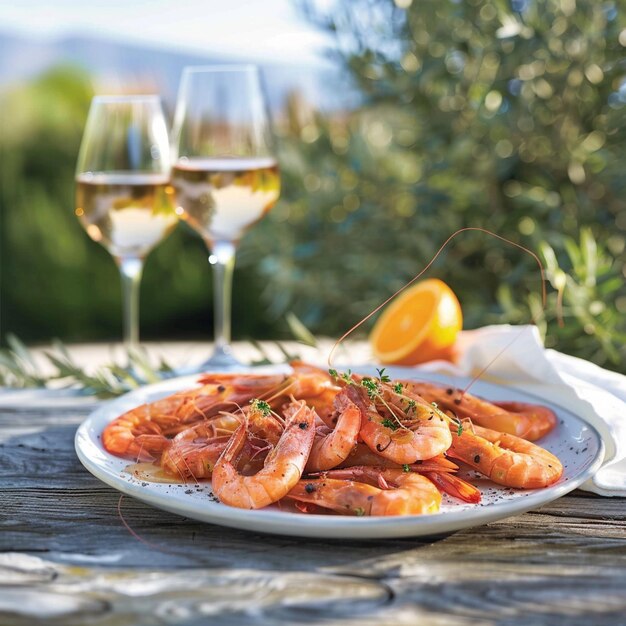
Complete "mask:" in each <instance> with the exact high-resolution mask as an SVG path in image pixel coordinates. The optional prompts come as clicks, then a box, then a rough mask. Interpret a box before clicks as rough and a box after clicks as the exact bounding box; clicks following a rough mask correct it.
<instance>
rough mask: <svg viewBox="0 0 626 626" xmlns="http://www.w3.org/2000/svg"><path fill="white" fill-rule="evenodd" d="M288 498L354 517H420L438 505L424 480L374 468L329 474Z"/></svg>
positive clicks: (305, 483) (438, 496)
mask: <svg viewBox="0 0 626 626" xmlns="http://www.w3.org/2000/svg"><path fill="white" fill-rule="evenodd" d="M329 476H336V477H338V478H335V477H333V478H329ZM376 485H377V486H376ZM287 497H288V498H290V499H292V500H297V501H300V502H308V503H311V504H316V505H317V506H321V507H323V508H326V509H332V510H333V511H336V512H337V513H341V514H343V515H357V516H362V515H423V514H426V513H436V512H437V511H438V510H439V506H440V504H441V494H440V493H439V491H438V489H437V488H436V487H435V485H433V483H432V482H430V481H429V480H428V479H427V478H425V477H424V476H421V475H420V474H415V473H413V472H404V471H403V470H395V469H380V468H375V467H353V468H350V469H343V470H332V471H331V472H328V473H327V474H326V475H325V476H323V477H322V478H316V479H314V480H308V479H304V480H300V481H299V482H298V484H297V485H296V486H295V487H294V488H293V489H292V490H291V491H290V492H289V494H288V496H287Z"/></svg>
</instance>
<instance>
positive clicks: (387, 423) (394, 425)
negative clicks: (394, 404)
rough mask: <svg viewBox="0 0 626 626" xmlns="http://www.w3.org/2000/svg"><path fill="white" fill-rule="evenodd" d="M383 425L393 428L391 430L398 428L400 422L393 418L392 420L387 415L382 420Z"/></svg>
mask: <svg viewBox="0 0 626 626" xmlns="http://www.w3.org/2000/svg"><path fill="white" fill-rule="evenodd" d="M381 425H382V426H386V427H387V428H391V430H398V424H397V423H396V422H394V421H393V420H390V419H389V418H388V417H386V418H385V419H384V420H383V421H382V422H381Z"/></svg>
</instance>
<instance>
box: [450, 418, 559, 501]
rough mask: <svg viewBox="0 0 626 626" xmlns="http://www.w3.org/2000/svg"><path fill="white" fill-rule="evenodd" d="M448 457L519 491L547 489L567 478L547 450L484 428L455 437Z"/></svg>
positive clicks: (555, 459)
mask: <svg viewBox="0 0 626 626" xmlns="http://www.w3.org/2000/svg"><path fill="white" fill-rule="evenodd" d="M448 455H450V456H451V457H452V458H454V459H458V460H459V461H463V462H464V463H467V464H468V465H470V466H471V467H473V468H474V469H476V470H477V471H478V472H480V473H481V474H483V475H485V476H487V477H488V478H490V479H491V480H493V482H495V483H498V484H500V485H506V486H507V487H516V488H519V489H538V488H540V487H547V486H548V485H552V484H553V483H555V482H556V481H557V480H558V479H559V478H560V477H561V475H562V474H563V465H561V462H560V461H559V459H557V458H556V457H555V456H554V455H553V454H552V453H550V452H548V451H547V450H544V449H543V448H540V447H539V446H538V445H536V444H534V443H531V442H530V441H527V440H526V439H522V438H521V437H516V436H515V435H509V434H508V433H500V432H498V431H496V430H490V429H489V428H482V427H481V426H473V427H472V426H465V427H464V428H463V432H462V433H461V435H460V436H459V435H458V434H456V433H453V435H452V445H451V446H450V449H449V450H448Z"/></svg>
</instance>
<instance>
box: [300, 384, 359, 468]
mask: <svg viewBox="0 0 626 626" xmlns="http://www.w3.org/2000/svg"><path fill="white" fill-rule="evenodd" d="M334 406H335V409H336V413H337V417H335V418H334V420H336V424H335V427H334V428H333V429H332V430H331V429H329V428H328V427H327V426H326V425H324V424H321V425H317V426H316V429H315V439H314V440H313V446H312V448H311V452H310V454H309V460H308V461H307V464H306V468H305V469H306V471H307V472H318V471H323V470H328V469H332V468H333V467H337V465H339V464H340V463H341V462H343V461H345V460H346V458H347V457H348V455H349V454H350V452H352V450H353V449H354V447H355V446H356V443H357V437H358V436H359V430H360V429H361V411H360V410H359V408H358V407H357V406H356V404H354V402H353V401H352V400H351V399H350V398H349V396H348V393H347V391H346V390H345V389H344V390H343V391H341V392H340V393H339V394H338V395H337V396H336V398H335V401H334Z"/></svg>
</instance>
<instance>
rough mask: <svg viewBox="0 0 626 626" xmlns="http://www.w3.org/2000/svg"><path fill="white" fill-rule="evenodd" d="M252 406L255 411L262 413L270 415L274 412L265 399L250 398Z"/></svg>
mask: <svg viewBox="0 0 626 626" xmlns="http://www.w3.org/2000/svg"><path fill="white" fill-rule="evenodd" d="M250 406H251V407H252V410H253V411H259V413H261V414H262V415H269V414H270V413H271V412H272V408H271V407H270V405H269V404H268V403H267V402H265V400H258V399H256V398H255V399H254V400H250Z"/></svg>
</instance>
